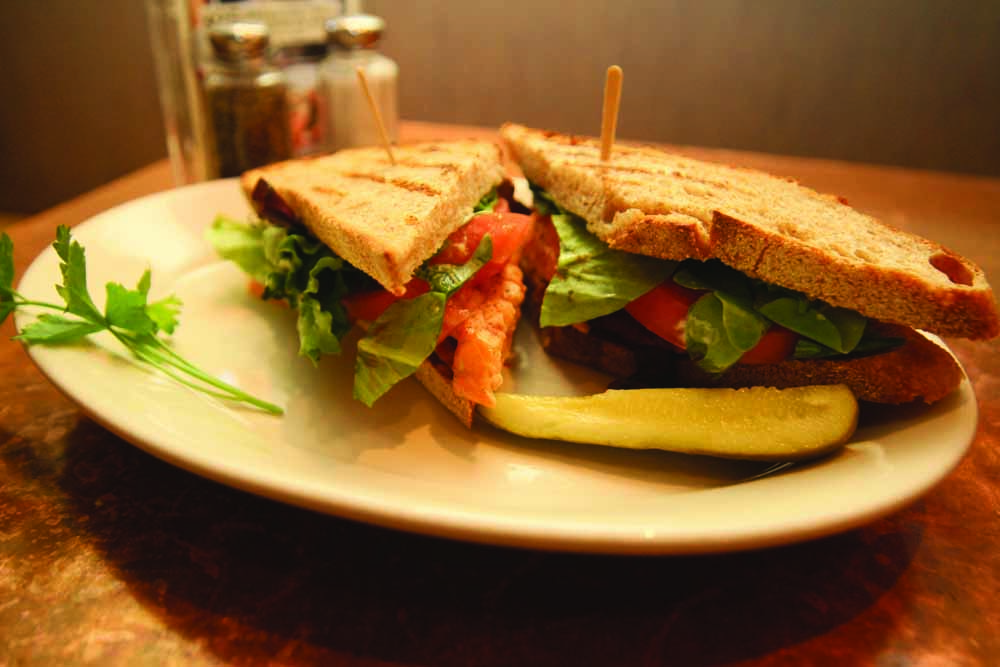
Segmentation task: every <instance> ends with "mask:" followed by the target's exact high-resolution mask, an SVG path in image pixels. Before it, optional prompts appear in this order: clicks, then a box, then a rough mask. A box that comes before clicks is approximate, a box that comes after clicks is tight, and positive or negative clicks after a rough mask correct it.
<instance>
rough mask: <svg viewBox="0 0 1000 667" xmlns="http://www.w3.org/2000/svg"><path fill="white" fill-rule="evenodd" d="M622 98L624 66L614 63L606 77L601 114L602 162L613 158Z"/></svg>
mask: <svg viewBox="0 0 1000 667" xmlns="http://www.w3.org/2000/svg"><path fill="white" fill-rule="evenodd" d="M621 99H622V68H621V67H619V66H618V65H612V66H611V67H609V68H608V73H607V76H606V77H605V79H604V111H603V113H602V115H601V162H606V161H607V160H608V159H610V158H611V147H612V146H613V145H614V143H615V129H616V128H617V127H618V105H619V103H620V102H621Z"/></svg>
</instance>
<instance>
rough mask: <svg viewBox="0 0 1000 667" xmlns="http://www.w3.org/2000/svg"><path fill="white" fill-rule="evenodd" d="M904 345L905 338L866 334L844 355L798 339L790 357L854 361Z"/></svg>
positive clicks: (812, 342) (809, 341)
mask: <svg viewBox="0 0 1000 667" xmlns="http://www.w3.org/2000/svg"><path fill="white" fill-rule="evenodd" d="M905 343H906V339H905V338H895V337H883V336H873V335H869V334H867V333H866V334H865V336H864V337H863V338H862V339H861V340H860V341H858V344H857V345H855V346H854V349H852V350H851V352H850V354H848V355H844V354H842V353H841V352H838V351H837V350H834V349H833V348H830V347H827V346H825V345H823V344H822V343H817V342H816V341H814V340H810V339H808V338H800V339H799V340H797V341H796V342H795V352H794V354H793V355H792V358H793V359H828V358H830V357H844V356H847V357H849V358H851V359H856V358H859V357H867V356H870V355H872V354H883V353H885V352H891V351H892V350H895V349H896V348H899V347H902V346H903V345H904V344H905Z"/></svg>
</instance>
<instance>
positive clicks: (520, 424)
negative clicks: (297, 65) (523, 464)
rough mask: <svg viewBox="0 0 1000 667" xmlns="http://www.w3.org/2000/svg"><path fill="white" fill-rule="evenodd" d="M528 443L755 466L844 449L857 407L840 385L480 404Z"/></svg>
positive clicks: (613, 393)
mask: <svg viewBox="0 0 1000 667" xmlns="http://www.w3.org/2000/svg"><path fill="white" fill-rule="evenodd" d="M479 413H480V415H482V417H483V418H484V419H485V420H486V421H488V422H489V423H491V424H493V425H494V426H496V427H498V428H500V429H503V430H505V431H510V432H511V433H516V434H518V435H522V436H526V437H529V438H546V439H549V440H568V441H570V442H580V443H589V444H594V445H609V446H612V447H624V448H628V449H662V450H666V451H671V452H680V453H684V454H700V455H706V456H717V457H723V458H735V459H752V460H758V461H793V460H802V459H809V458H814V457H817V456H821V455H823V454H827V453H829V452H832V451H834V450H835V449H837V448H839V447H841V446H842V445H844V444H845V443H846V442H847V441H848V439H849V438H850V437H851V435H852V434H853V433H854V429H855V427H856V426H857V421H858V403H857V400H856V399H855V398H854V394H852V393H851V390H850V389H848V388H847V387H846V386H844V385H823V386H809V387H795V388H791V389H774V388H770V387H751V388H748V389H687V388H685V389H619V390H615V389H612V390H608V391H606V392H604V393H601V394H594V395H591V396H527V395H522V394H503V393H501V394H497V396H496V406H495V407H493V408H487V407H484V406H479Z"/></svg>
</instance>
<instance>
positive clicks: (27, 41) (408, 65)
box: [0, 0, 1000, 212]
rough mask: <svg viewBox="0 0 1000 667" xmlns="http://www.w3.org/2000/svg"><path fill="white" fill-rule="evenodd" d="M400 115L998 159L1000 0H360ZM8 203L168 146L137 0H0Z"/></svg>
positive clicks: (79, 184) (112, 171)
mask: <svg viewBox="0 0 1000 667" xmlns="http://www.w3.org/2000/svg"><path fill="white" fill-rule="evenodd" d="M366 6H367V8H368V9H369V10H370V11H373V12H377V13H379V14H381V15H382V16H383V17H385V19H386V20H387V22H388V33H387V36H386V40H385V44H384V50H385V52H386V53H387V54H389V55H391V56H392V57H394V58H395V59H396V60H397V61H398V62H399V63H400V67H401V80H400V108H401V113H402V115H403V117H405V118H410V119H418V120H429V121H446V122H456V123H466V124H477V125H498V124H499V123H501V122H503V121H505V120H516V121H520V122H524V123H528V124H532V125H538V126H543V127H550V128H554V129H559V130H562V131H567V132H580V133H591V134H593V133H596V132H597V131H598V125H599V116H600V108H599V107H600V96H601V88H602V85H603V76H604V70H605V68H606V67H607V65H609V64H614V63H617V64H619V65H621V66H622V67H623V68H624V70H625V87H624V96H623V102H622V110H621V116H620V120H619V136H621V137H623V138H630V139H640V140H650V141H665V142H670V143H675V144H689V145H690V144H693V145H705V146H721V147H729V148H738V149H748V150H757V151H765V152H777V153H787V154H793V155H805V156H817V157H827V158H834V159H844V160H857V161H866V162H875V163H883V164H894V165H904V166H910V167H917V168H926V169H939V170H950V171H960V172H968V173H974V174H989V175H1000V130H998V119H1000V68H998V66H1000V2H996V0H959V1H957V2H947V1H945V0H864V1H863V0H839V1H833V0H762V1H757V2H754V1H752V0H705V1H703V2H693V1H690V0H664V1H661V2H652V1H644V2H621V1H618V2H613V1H609V0H581V1H580V2H575V3H571V2H560V3H545V2H531V1H529V0H509V1H508V2H502V3H477V2H463V1H461V0H424V1H423V2H404V1H403V0H379V1H369V2H368V3H367V5H366ZM0 71H2V72H3V80H4V93H3V94H2V95H0V97H2V98H3V102H2V103H0V158H2V163H0V164H2V172H3V174H2V175H3V178H0V210H8V211H20V212H32V211H35V210H39V209H41V208H44V207H46V206H49V205H51V204H54V203H56V202H59V201H62V200H64V199H66V198H68V197H71V196H73V195H75V194H77V193H79V192H82V191H85V190H87V189H90V188H92V187H94V186H95V185H97V184H100V183H103V182H106V181H108V180H110V179H112V178H114V177H115V176H118V175H120V174H123V173H125V172H127V171H130V170H132V169H135V168H137V167H139V166H142V165H144V164H147V163H149V162H151V161H153V160H156V159H158V158H161V157H163V156H164V155H165V154H166V150H165V147H164V139H163V131H162V128H161V118H160V114H159V107H158V104H157V100H156V85H155V80H154V74H153V64H152V58H151V55H150V53H149V46H148V35H147V27H146V20H145V15H144V10H143V3H142V2H140V1H139V0H96V1H92V2H79V1H78V0H44V1H42V2H32V1H29V0H4V1H3V2H0Z"/></svg>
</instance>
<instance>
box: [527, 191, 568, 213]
mask: <svg viewBox="0 0 1000 667" xmlns="http://www.w3.org/2000/svg"><path fill="white" fill-rule="evenodd" d="M528 186H529V187H530V188H531V199H532V206H533V207H534V209H535V210H536V211H538V213H539V214H540V215H561V214H563V213H566V212H567V211H564V210H563V209H562V207H560V206H559V204H557V203H556V201H555V200H554V199H553V198H552V196H551V195H550V194H549V193H548V192H546V191H545V190H543V189H542V188H540V187H538V186H537V185H535V184H534V183H528Z"/></svg>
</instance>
